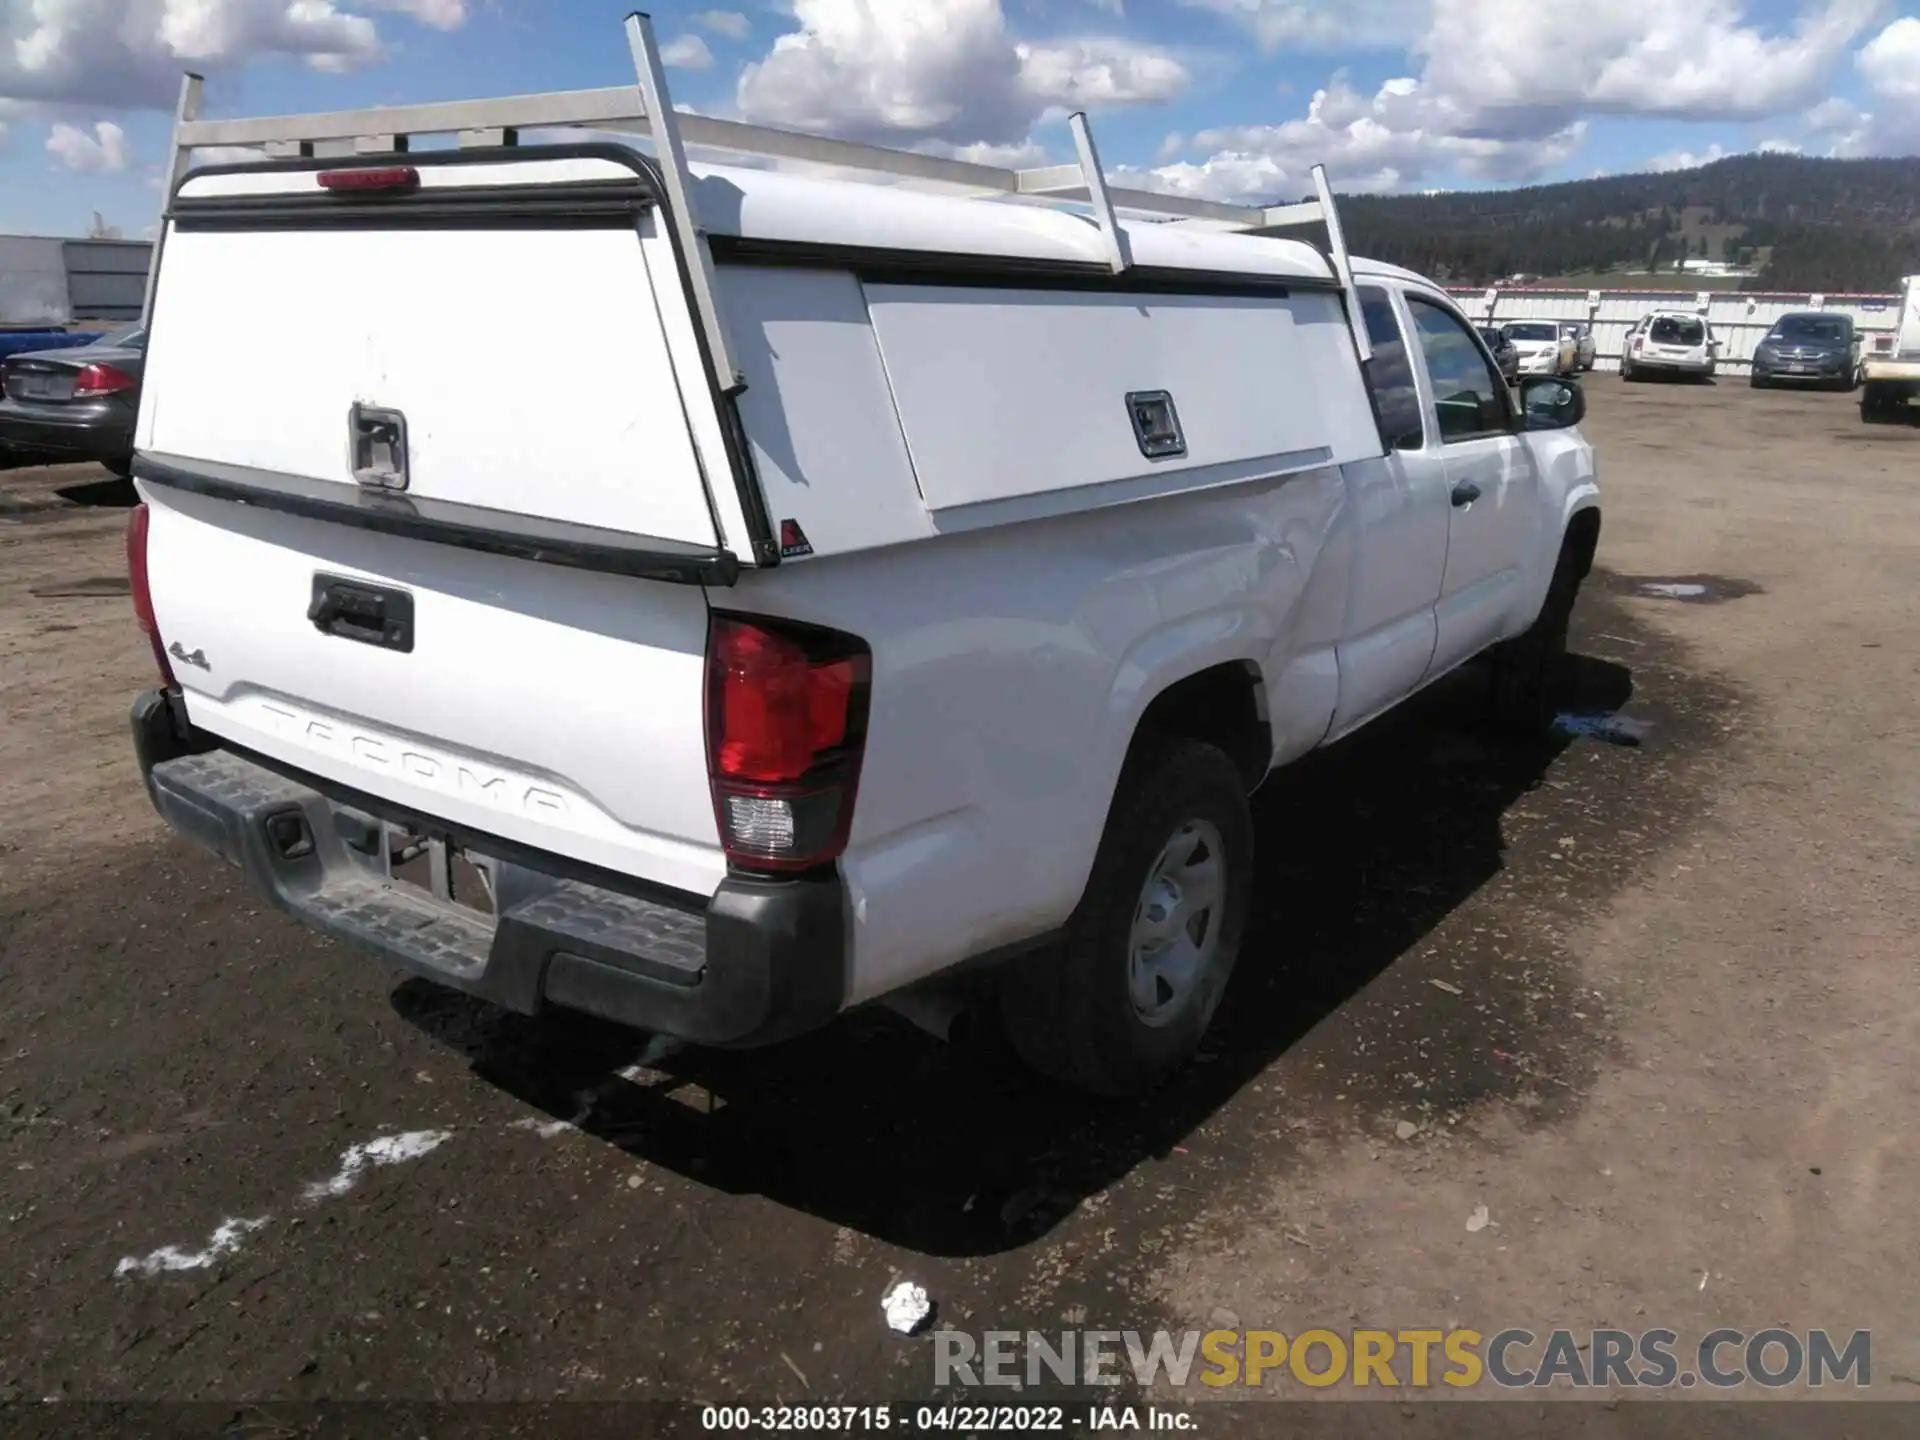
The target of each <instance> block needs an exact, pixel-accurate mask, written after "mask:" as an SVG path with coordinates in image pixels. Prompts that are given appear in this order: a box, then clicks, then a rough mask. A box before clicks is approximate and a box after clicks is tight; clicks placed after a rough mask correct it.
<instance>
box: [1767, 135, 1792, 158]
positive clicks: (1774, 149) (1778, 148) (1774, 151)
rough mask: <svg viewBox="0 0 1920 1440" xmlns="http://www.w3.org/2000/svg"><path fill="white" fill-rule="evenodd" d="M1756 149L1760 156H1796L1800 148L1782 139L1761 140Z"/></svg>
mask: <svg viewBox="0 0 1920 1440" xmlns="http://www.w3.org/2000/svg"><path fill="white" fill-rule="evenodd" d="M1758 148H1759V151H1760V153H1761V154H1762V155H1798V154H1799V153H1800V146H1799V145H1798V144H1797V143H1796V142H1794V141H1792V140H1788V139H1786V138H1784V137H1776V138H1774V139H1772V140H1762V141H1761V142H1760V144H1759V147H1758Z"/></svg>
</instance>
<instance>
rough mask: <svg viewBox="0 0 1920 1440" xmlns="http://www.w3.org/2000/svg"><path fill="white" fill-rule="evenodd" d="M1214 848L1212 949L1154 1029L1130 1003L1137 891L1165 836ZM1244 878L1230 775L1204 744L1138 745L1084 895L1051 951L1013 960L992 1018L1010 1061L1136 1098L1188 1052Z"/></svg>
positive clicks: (1229, 764)
mask: <svg viewBox="0 0 1920 1440" xmlns="http://www.w3.org/2000/svg"><path fill="white" fill-rule="evenodd" d="M1196 821H1201V822H1205V823H1206V824H1207V825H1210V826H1211V827H1212V828H1213V830H1214V832H1215V833H1217V835H1218V836H1219V839H1220V847H1221V849H1222V851H1223V852H1224V854H1223V855H1222V856H1221V857H1220V858H1221V861H1222V862H1223V863H1222V865H1221V870H1222V874H1223V875H1224V883H1223V885H1222V898H1221V900H1220V903H1219V904H1218V906H1217V907H1216V908H1215V910H1214V912H1213V913H1212V914H1211V915H1210V916H1209V917H1208V920H1207V924H1206V929H1205V934H1206V935H1207V936H1208V937H1209V938H1211V939H1213V941H1214V947H1213V950H1212V952H1211V955H1210V957H1209V959H1208V961H1207V963H1205V964H1204V965H1202V966H1201V967H1199V968H1198V969H1196V971H1195V977H1196V978H1195V980H1194V981H1193V983H1192V986H1191V988H1190V989H1188V990H1187V991H1186V992H1185V994H1184V997H1183V998H1182V999H1181V1000H1180V1002H1179V1004H1177V1005H1172V1006H1171V1008H1170V1009H1169V1012H1168V1013H1167V1015H1166V1016H1165V1017H1164V1018H1163V1019H1162V1020H1161V1021H1160V1022H1159V1023H1157V1024H1149V1023H1147V1022H1146V1021H1145V1020H1143V1019H1142V1018H1141V1014H1140V1012H1139V1011H1138V1010H1137V1009H1136V1007H1135V1005H1134V1002H1133V999H1132V997H1131V994H1130V988H1129V982H1130V976H1131V966H1132V961H1133V956H1132V946H1131V938H1132V931H1133V926H1134V923H1135V919H1136V916H1137V914H1138V913H1139V912H1140V910H1141V906H1142V901H1143V891H1144V889H1145V887H1146V885H1147V882H1148V880H1149V878H1150V876H1151V874H1152V872H1153V869H1154V867H1155V865H1156V863H1157V862H1158V861H1159V859H1160V858H1161V856H1162V854H1163V852H1165V851H1166V849H1167V848H1168V846H1169V844H1170V843H1171V842H1172V841H1173V839H1174V837H1175V836H1176V835H1178V834H1179V833H1180V832H1181V831H1182V829H1183V828H1185V827H1187V826H1189V825H1190V824H1192V823H1193V822H1196ZM1252 876H1253V819H1252V816H1251V813H1250V812H1249V809H1248V805H1247V791H1246V782H1245V779H1244V778H1243V777H1242V775H1241V773H1240V770H1239V767H1237V766H1236V765H1235V764H1234V762H1233V761H1232V760H1230V759H1228V758H1227V756H1226V754H1225V753H1224V752H1223V751H1221V750H1219V749H1217V748H1215V747H1214V746H1212V745H1204V744H1201V743H1199V742H1197V741H1193V740H1183V739H1170V740H1164V741H1159V742H1149V744H1148V748H1146V749H1145V750H1143V752H1142V753H1141V754H1140V755H1139V756H1138V757H1137V758H1136V759H1135V760H1134V761H1132V762H1131V763H1129V765H1128V766H1127V769H1126V771H1125V772H1124V773H1123V774H1122V776H1121V779H1120V784H1119V787H1118V790H1117V792H1116V794H1115V796H1114V801H1113V806H1112V809H1111V811H1110V812H1109V814H1108V817H1107V829H1106V833H1105V834H1104V835H1103V836H1102V837H1101V839H1100V849H1099V852H1098V854H1097V855H1096V856H1095V857H1094V862H1093V870H1092V873H1091V874H1090V875H1089V876H1088V878H1087V888H1086V892H1085V894H1084V895H1083V896H1082V897H1081V900H1080V904H1079V906H1078V907H1077V908H1076V909H1075V911H1074V914H1073V918H1072V919H1071V920H1070V921H1069V922H1068V924H1067V933H1066V936H1065V937H1064V939H1063V941H1062V942H1061V944H1060V945H1059V947H1058V948H1057V949H1055V950H1052V951H1049V952H1046V953H1043V954H1038V955H1033V956H1030V957H1028V958H1026V959H1024V960H1017V961H1014V962H1013V963H1012V965H1011V966H1010V967H1009V968H1008V970H1007V973H1006V974H1005V976H1004V977H1003V978H1002V981H1001V984H1000V1013H1001V1019H1002V1023H1003V1025H1004V1026H1005V1029H1006V1033H1007V1038H1008V1039H1009V1040H1010V1041H1011V1042H1012V1044H1013V1048H1014V1049H1015V1051H1017V1052H1018V1053H1019V1055H1020V1057H1021V1058H1022V1059H1023V1060H1025V1061H1026V1062H1027V1064H1028V1065H1030V1066H1032V1067H1033V1068H1034V1069H1035V1070H1037V1071H1039V1072H1040V1073H1041V1074H1042V1075H1046V1076H1048V1077H1049V1078H1051V1079H1054V1080H1058V1081H1061V1082H1063V1083H1064V1084H1067V1085H1069V1086H1072V1087H1073V1088H1075V1089H1079V1090H1085V1091H1089V1092H1091V1093H1093V1094H1096V1095H1104V1096H1112V1097H1122V1096H1132V1095H1140V1094H1144V1093H1146V1092H1148V1091H1150V1090H1152V1089H1154V1088H1155V1087H1156V1086H1158V1085H1160V1084H1161V1083H1163V1082H1164V1081H1165V1080H1167V1079H1168V1078H1169V1077H1170V1076H1172V1075H1173V1074H1174V1072H1176V1071H1177V1070H1179V1069H1180V1068H1181V1067H1182V1066H1184V1065H1185V1064H1186V1063H1187V1062H1188V1061H1189V1060H1190V1059H1191V1058H1192V1057H1193V1054H1194V1052H1195V1051H1196V1050H1198V1049H1199V1047H1200V1041H1201V1037H1202V1036H1204V1035H1205V1034H1206V1030H1207V1026H1208V1025H1209V1024H1210V1023H1211V1022H1212V1020H1213V1015H1214V1011H1215V1010H1216V1009H1217V1008H1218V1007H1219V1004H1220V997H1221V995H1222V993H1224V991H1225V990H1226V986H1227V979H1228V977H1229V976H1230V975H1231V974H1232V972H1233V964H1234V961H1235V959H1236V958H1237V957H1238V954H1239V950H1240V940H1241V935H1242V933H1243V931H1244V929H1245V927H1246V918H1247V906H1248V900H1249V898H1250V890H1251V887H1252Z"/></svg>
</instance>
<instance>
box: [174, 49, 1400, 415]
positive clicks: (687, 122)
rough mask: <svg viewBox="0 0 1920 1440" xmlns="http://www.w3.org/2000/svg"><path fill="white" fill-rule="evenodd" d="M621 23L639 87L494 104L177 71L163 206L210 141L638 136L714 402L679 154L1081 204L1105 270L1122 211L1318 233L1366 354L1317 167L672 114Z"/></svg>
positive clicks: (704, 291)
mask: <svg viewBox="0 0 1920 1440" xmlns="http://www.w3.org/2000/svg"><path fill="white" fill-rule="evenodd" d="M626 28H627V42H628V47H629V49H630V50H631V52H632V56H633V66H634V71H635V74H636V77H637V80H638V83H637V84H636V85H618V86H613V87H611V88H608V89H604V90H561V91H554V92H552V93H549V94H544V95H510V96H503V97H501V98H499V99H493V100H456V101H449V102H445V103H442V104H429V105H398V106H378V107H375V108H372V109H366V110H342V111H334V112H331V113H324V114H312V115H272V116H262V117H257V118H247V119H232V120H202V119H201V118H200V105H201V97H202V92H203V82H202V79H201V77H200V76H198V75H192V74H189V75H186V76H184V77H183V78H182V80H181V83H180V99H179V104H178V108H177V110H176V112H175V116H174V125H173V150H172V156H171V159H170V162H169V166H168V173H167V185H166V201H165V205H166V207H167V210H168V211H170V209H171V206H172V203H173V194H174V192H175V191H176V190H177V189H178V188H179V186H180V182H181V181H182V180H183V179H184V178H185V177H186V174H187V171H188V169H189V168H190V167H191V164H192V158H193V152H194V151H195V150H197V149H202V148H206V147H210V146H223V147H244V148H254V149H258V150H261V151H262V152H264V153H265V154H266V155H270V156H302V155H318V154H333V153H340V152H341V151H342V150H344V151H345V152H346V153H350V154H361V155H366V154H394V153H404V152H405V151H406V150H408V149H409V147H410V146H411V144H412V142H413V141H414V140H415V139H417V138H420V137H426V136H446V135H451V136H454V137H456V138H457V141H458V143H459V144H461V145H463V146H510V145H517V144H519V143H520V134H521V132H523V131H529V130H565V129H581V130H600V131H607V132H610V133H619V134H632V135H643V136H647V137H648V138H650V139H651V140H652V141H653V142H654V150H655V159H656V162H657V163H658V165H659V168H660V172H661V176H662V178H663V180H664V181H665V184H666V189H667V199H668V200H669V202H670V208H671V212H672V217H671V218H672V223H673V225H674V228H675V230H676V232H677V238H678V240H679V242H680V248H681V250H682V252H683V253H684V254H685V256H686V261H687V269H688V273H689V278H690V280H691V282H692V288H693V293H694V299H695V303H696V305H697V308H698V311H699V316H698V318H699V321H700V325H701V328H702V329H703V330H704V331H705V332H706V338H707V347H708V354H709V356H710V357H711V360H712V364H713V371H714V380H715V383H716V385H717V386H718V387H719V389H720V391H721V393H723V394H734V393H737V392H738V391H740V390H741V389H743V388H744V382H743V381H742V379H741V376H740V372H739V369H738V367H737V366H736V364H735V363H734V359H733V356H734V348H733V344H732V341H731V340H730V339H729V337H728V335H727V328H726V324H725V321H724V318H723V316H722V314H721V311H720V306H719V301H718V297H717V294H716V287H715V285H714V269H713V256H712V253H711V251H710V249H709V247H708V244H707V236H706V232H705V230H704V229H703V228H702V226H701V224H700V218H699V215H698V213H697V212H696V210H695V207H694V204H693V192H692V185H691V176H690V173H689V171H688V168H687V158H686V151H687V148H688V147H689V146H691V147H693V148H695V149H698V150H703V151H718V152H722V153H723V154H731V155H742V156H749V157H754V158H758V159H766V160H786V161H797V162H800V163H803V164H810V165H821V166H827V167H831V168H833V169H836V170H846V171H854V172H858V173H862V174H869V175H883V176H887V177H890V178H891V179H893V180H895V181H904V182H908V183H917V184H920V185H923V186H927V185H930V186H935V187H947V188H950V189H957V190H959V191H960V192H962V194H964V195H967V196H969V197H974V198H981V199H992V200H1002V201H1014V202H1023V203H1029V204H1054V205H1070V206H1084V207H1089V208H1090V209H1091V210H1092V212H1093V217H1094V219H1095V220H1096V221H1097V222H1098V223H1099V226H1100V231H1101V234H1102V236H1103V238H1104V241H1105V245H1106V251H1107V261H1108V264H1109V265H1110V266H1111V267H1112V269H1113V270H1114V272H1115V273H1116V274H1117V273H1120V272H1123V271H1125V270H1126V269H1127V268H1128V267H1129V266H1130V265H1131V263H1132V260H1131V257H1130V255H1129V253H1128V246H1127V237H1126V232H1125V231H1124V230H1122V229H1121V227H1120V223H1119V218H1118V217H1119V214H1120V213H1121V212H1126V213H1127V214H1129V215H1137V216H1141V217H1145V218H1151V219H1156V220H1171V221H1186V222H1197V223H1198V224H1200V225H1201V226H1203V227H1204V228H1206V229H1208V230H1217V231H1241V232H1249V233H1263V234H1271V233H1273V232H1276V231H1279V230H1284V229H1291V228H1293V227H1296V226H1305V225H1324V227H1325V229H1326V235H1327V254H1328V258H1329V259H1330V261H1331V263H1332V266H1333V270H1334V274H1335V276H1336V277H1337V279H1338V280H1339V283H1340V288H1341V292H1342V294H1343V296H1344V299H1345V304H1346V310H1347V322H1348V324H1349V326H1350V327H1351V329H1352V331H1353V338H1354V343H1355V345H1356V346H1357V347H1358V349H1359V352H1360V358H1361V359H1362V360H1365V359H1368V358H1370V357H1371V355H1372V347H1371V346H1370V345H1369V344H1368V341H1367V333H1366V325H1365V323H1364V321H1363V319H1362V317H1361V315H1360V310H1359V304H1358V301H1357V299H1356V297H1355V295H1354V290H1353V270H1352V266H1351V264H1350V262H1349V258H1348V254H1347V246H1346V237H1345V235H1344V234H1343V233H1342V231H1341V227H1340V217H1339V213H1338V211H1337V210H1336V209H1335V206H1334V201H1333V192H1332V190H1331V189H1330V188H1329V187H1328V184H1327V176H1326V171H1325V168H1324V167H1322V166H1319V165H1315V166H1314V167H1313V186H1314V194H1315V198H1314V199H1312V200H1309V201H1306V202H1304V203H1302V204H1297V205H1276V206H1259V205H1229V204H1223V203H1221V202H1218V201H1213V200H1201V199H1195V198H1190V197H1186V196H1178V195H1166V194H1162V193H1160V192H1158V191H1153V190H1134V189H1125V188H1121V187H1116V186H1110V185H1108V184H1107V181H1106V175H1105V172H1104V171H1103V170H1102V169H1101V166H1100V156H1099V152H1098V151H1097V150H1096V149H1095V148H1094V143H1093V132H1092V130H1091V129H1090V128H1089V126H1088V124H1087V117H1086V115H1085V114H1084V113H1075V114H1074V115H1073V116H1071V117H1070V122H1069V123H1070V125H1071V128H1072V131H1073V141H1074V148H1075V151H1076V152H1077V155H1078V159H1077V162H1076V163H1074V164H1070V165H1044V166H1039V167H1036V168H1032V169H1025V170H1016V169H1008V168H1002V167H1000V166H997V165H980V164H976V163H974V162H972V161H966V160H949V159H943V158H941V157H940V156H937V155H922V154H919V153H917V152H914V151H910V150H896V149H891V148H889V147H886V146H881V145H864V144H857V143H854V142H852V141H847V140H834V139H829V138H827V137H825V136H817V135H804V134H800V133H798V132H795V131H791V130H779V129H775V128H773V127H771V126H764V125H747V124H742V123H741V122H739V121H735V120H719V119H715V118H713V117H711V116H706V115H684V114H681V113H680V112H678V111H676V110H675V109H674V108H673V100H672V97H671V96H670V95H669V94H668V92H667V79H666V71H665V68H664V66H663V65H662V63H661V60H660V49H659V46H658V44H657V42H656V41H655V38H654V33H653V22H652V20H651V19H650V18H649V17H648V16H646V15H644V14H638V13H636V14H632V15H629V16H628V17H627V22H626ZM322 147H324V148H322ZM166 220H167V213H166V212H163V213H162V216H161V226H160V231H159V238H158V239H157V240H156V242H155V244H154V254H153V262H152V266H151V268H150V269H149V271H148V275H147V295H146V303H145V306H144V309H143V312H142V313H143V314H150V313H151V311H152V307H153V288H154V281H155V278H156V277H157V275H158V273H159V267H160V252H161V249H162V247H163V246H164V244H165V240H166Z"/></svg>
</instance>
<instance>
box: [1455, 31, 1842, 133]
mask: <svg viewBox="0 0 1920 1440" xmlns="http://www.w3.org/2000/svg"><path fill="white" fill-rule="evenodd" d="M1876 4H1877V0H1826V3H1825V4H1824V5H1823V7H1822V8H1820V9H1817V10H1815V11H1812V12H1810V13H1808V14H1807V15H1805V16H1803V17H1802V19H1801V20H1800V21H1799V23H1798V24H1797V25H1796V26H1795V27H1794V29H1793V31H1792V33H1790V34H1787V35H1777V36H1775V35H1768V34H1766V33H1764V32H1763V31H1762V30H1761V29H1760V27H1758V26H1757V25H1753V24H1750V23H1748V22H1747V19H1746V17H1745V14H1744V12H1743V11H1742V9H1741V7H1740V5H1739V3H1737V0H1692V3H1689V4H1685V5H1674V6H1651V5H1616V4H1593V3H1591V0H1435V5H1434V19H1433V26H1432V29H1431V30H1430V31H1429V32H1428V35H1427V38H1426V41H1425V42H1424V48H1425V50H1426V53H1427V55H1428V61H1427V66H1426V70H1425V72H1424V74H1423V75H1422V77H1421V78H1422V82H1423V84H1424V85H1425V86H1426V87H1428V89H1429V90H1430V91H1431V92H1432V94H1434V95H1435V96H1436V97H1440V98H1443V99H1444V100H1445V101H1446V102H1447V103H1448V104H1450V105H1451V106H1453V107H1454V108H1456V109H1457V110H1458V112H1459V113H1460V116H1461V117H1462V124H1463V125H1464V127H1466V128H1465V130H1464V131H1463V133H1480V134H1490V135H1511V136H1517V135H1529V134H1539V133H1542V131H1543V130H1547V129H1552V128H1555V127H1558V126H1560V125H1564V124H1566V123H1567V122H1568V121H1570V120H1571V119H1573V118H1574V117H1575V116H1576V115H1579V114H1581V113H1612V114H1638V115H1661V116H1670V117H1675V118H1685V119H1758V118H1761V117H1764V116H1768V115H1775V114H1779V113H1780V112H1782V111H1783V110H1788V109H1792V108H1794V107H1796V106H1798V105H1803V104H1806V103H1808V102H1809V101H1811V100H1812V99H1813V98H1814V97H1815V96H1817V95H1818V94H1819V93H1820V91H1821V89H1822V87H1823V86H1824V85H1825V83H1826V82H1827V80H1828V78H1829V76H1830V75H1831V74H1832V72H1833V71H1834V69H1835V68H1836V67H1837V66H1838V65H1839V63H1840V62H1841V61H1842V60H1843V59H1844V58H1845V56H1846V54H1847V50H1848V47H1849V46H1850V45H1851V44H1852V42H1853V40H1854V39H1855V38H1856V37H1857V36H1858V35H1859V34H1860V32H1861V31H1862V30H1863V29H1864V28H1865V27H1866V25H1867V23H1868V21H1869V20H1870V19H1871V18H1872V15H1873V12H1874V8H1875V6H1876Z"/></svg>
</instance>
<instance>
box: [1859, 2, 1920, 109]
mask: <svg viewBox="0 0 1920 1440" xmlns="http://www.w3.org/2000/svg"><path fill="white" fill-rule="evenodd" d="M1854 63H1855V64H1856V65H1858V66H1859V69H1860V75H1861V78H1863V79H1864V80H1865V81H1866V82H1867V84H1868V85H1870V86H1872V87H1873V92H1874V94H1876V95H1878V96H1880V97H1881V98H1882V99H1886V100H1892V101H1896V102H1898V101H1911V102H1913V103H1914V104H1920V19H1916V18H1915V17H1914V16H1911V15H1908V16H1905V17H1903V18H1901V19H1899V20H1896V21H1894V22H1893V23H1892V24H1891V25H1889V26H1887V28H1886V29H1884V30H1882V31H1881V32H1880V33H1879V34H1878V35H1876V36H1874V37H1873V39H1871V40H1869V41H1868V42H1867V43H1866V44H1865V45H1864V46H1862V47H1861V49H1860V53H1859V55H1858V56H1856V57H1855V61H1854Z"/></svg>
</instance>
